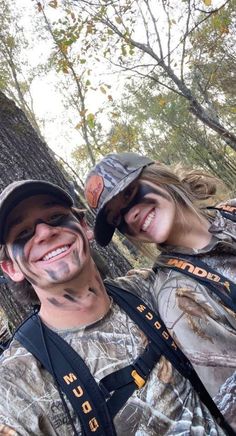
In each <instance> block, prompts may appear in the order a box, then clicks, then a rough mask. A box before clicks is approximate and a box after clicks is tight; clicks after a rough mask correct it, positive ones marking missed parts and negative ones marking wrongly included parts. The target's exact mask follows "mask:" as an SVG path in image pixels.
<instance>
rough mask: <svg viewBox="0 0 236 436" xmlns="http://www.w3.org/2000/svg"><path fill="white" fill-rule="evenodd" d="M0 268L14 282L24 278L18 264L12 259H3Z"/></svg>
mask: <svg viewBox="0 0 236 436" xmlns="http://www.w3.org/2000/svg"><path fill="white" fill-rule="evenodd" d="M1 268H2V270H3V272H4V273H5V274H7V275H8V276H9V277H10V279H11V280H13V281H14V282H22V280H24V278H25V277H24V274H23V273H22V272H21V270H20V268H19V267H18V265H16V264H15V263H13V261H12V260H10V259H9V260H3V261H2V262H1Z"/></svg>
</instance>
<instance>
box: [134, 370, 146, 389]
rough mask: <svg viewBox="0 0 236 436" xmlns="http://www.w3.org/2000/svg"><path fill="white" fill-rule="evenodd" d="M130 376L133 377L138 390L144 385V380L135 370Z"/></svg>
mask: <svg viewBox="0 0 236 436" xmlns="http://www.w3.org/2000/svg"><path fill="white" fill-rule="evenodd" d="M131 376H132V377H133V379H134V382H135V384H136V385H137V386H138V389H141V388H142V387H143V386H144V385H145V383H146V380H144V378H143V377H141V375H139V374H138V373H137V371H136V369H134V370H133V371H132V372H131Z"/></svg>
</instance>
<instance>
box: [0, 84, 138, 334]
mask: <svg viewBox="0 0 236 436" xmlns="http://www.w3.org/2000/svg"><path fill="white" fill-rule="evenodd" d="M0 154H1V162H0V168H1V176H0V188H1V190H2V189H3V188H4V187H5V186H7V185H8V184H9V183H11V182H13V181H15V180H20V179H42V180H49V181H51V182H53V183H56V184H58V185H60V186H62V187H63V188H65V189H67V190H68V191H69V190H70V180H68V178H67V177H66V171H61V169H60V168H59V166H58V164H57V162H56V160H55V159H54V156H53V153H52V152H51V151H50V149H49V148H48V147H47V145H46V144H45V143H44V142H42V140H41V139H40V138H39V136H38V135H37V133H36V132H35V131H34V130H33V128H32V126H31V124H30V123H29V121H28V120H27V118H26V116H25V115H24V113H23V112H22V110H20V109H19V108H18V107H17V106H16V105H15V103H14V102H13V101H11V100H9V99H8V98H7V97H6V96H5V95H4V94H3V93H1V92H0ZM77 190H78V191H79V194H80V198H79V197H77V198H76V200H77V204H76V205H77V206H78V207H82V208H84V207H85V203H84V202H83V200H82V189H81V188H80V187H79V186H78V185H77ZM93 220H94V217H93V216H92V214H91V212H89V211H88V222H89V223H90V224H92V222H93ZM92 253H93V256H94V258H95V261H96V263H97V265H98V268H99V270H100V272H101V274H102V276H103V277H105V276H110V277H115V276H118V275H123V274H125V273H126V272H127V271H128V270H129V269H130V267H131V265H130V263H129V262H128V260H127V259H126V258H125V257H124V256H123V255H122V254H121V253H120V252H119V251H118V249H117V248H116V247H115V246H114V245H113V244H110V246H109V248H107V249H106V250H104V249H101V248H99V247H98V246H97V245H96V244H95V243H93V244H92ZM0 305H1V306H2V308H3V310H4V311H5V313H6V315H7V316H8V318H9V321H10V323H11V325H13V326H14V327H16V325H17V324H19V322H20V321H21V320H22V319H23V318H24V317H25V315H26V313H27V311H28V308H25V307H22V306H21V305H20V304H19V303H18V302H16V301H15V300H14V298H13V295H12V293H11V289H10V288H9V287H8V286H6V285H3V284H1V283H0Z"/></svg>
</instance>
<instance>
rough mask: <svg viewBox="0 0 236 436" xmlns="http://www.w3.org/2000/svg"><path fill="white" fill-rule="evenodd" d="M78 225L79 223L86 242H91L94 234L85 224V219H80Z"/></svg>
mask: <svg viewBox="0 0 236 436" xmlns="http://www.w3.org/2000/svg"><path fill="white" fill-rule="evenodd" d="M79 223H80V225H81V227H83V229H84V231H85V233H86V236H87V238H88V240H89V241H92V240H93V239H94V233H93V230H92V229H91V227H90V226H89V225H88V223H87V222H86V220H85V218H82V219H81V220H80V222H79Z"/></svg>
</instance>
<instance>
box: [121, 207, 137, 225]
mask: <svg viewBox="0 0 236 436" xmlns="http://www.w3.org/2000/svg"><path fill="white" fill-rule="evenodd" d="M138 217H139V209H138V207H137V206H133V207H131V209H130V210H128V211H127V212H126V213H125V214H124V220H125V222H126V223H127V224H129V225H130V224H134V223H136V221H137V220H138Z"/></svg>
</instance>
